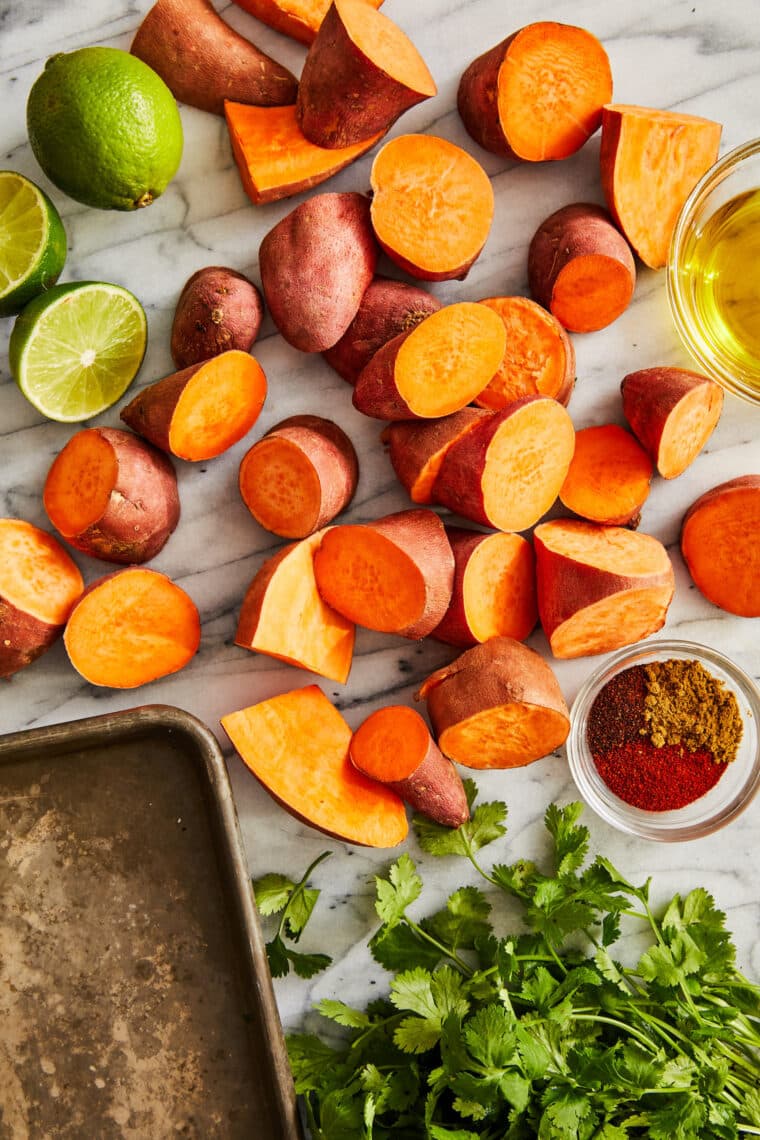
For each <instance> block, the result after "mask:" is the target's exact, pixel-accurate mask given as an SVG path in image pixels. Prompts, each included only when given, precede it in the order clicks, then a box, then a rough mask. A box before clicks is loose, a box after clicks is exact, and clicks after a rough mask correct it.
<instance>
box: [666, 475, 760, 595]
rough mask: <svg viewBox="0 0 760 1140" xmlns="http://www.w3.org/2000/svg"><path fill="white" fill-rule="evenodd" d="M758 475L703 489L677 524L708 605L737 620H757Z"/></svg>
mask: <svg viewBox="0 0 760 1140" xmlns="http://www.w3.org/2000/svg"><path fill="white" fill-rule="evenodd" d="M758 536H760V475H742V476H740V477H739V478H737V479H729V480H728V481H727V482H726V483H720V484H719V485H718V486H717V487H713V488H711V490H709V491H706V492H705V493H704V495H700V496H699V498H698V499H697V500H696V501H695V502H693V503H692V504H691V506H690V507H689V509H688V511H687V512H686V514H685V516H684V520H683V523H682V525H681V553H682V554H683V558H684V561H685V563H686V566H687V568H688V571H689V574H690V575H691V579H692V581H693V582H694V585H695V586H696V587H697V589H698V590H699V591H700V593H702V594H704V596H705V597H706V598H707V600H708V601H709V602H712V603H713V605H715V606H718V607H719V608H720V609H722V610H726V612H727V613H730V614H737V615H738V616H739V617H760V543H759V542H758Z"/></svg>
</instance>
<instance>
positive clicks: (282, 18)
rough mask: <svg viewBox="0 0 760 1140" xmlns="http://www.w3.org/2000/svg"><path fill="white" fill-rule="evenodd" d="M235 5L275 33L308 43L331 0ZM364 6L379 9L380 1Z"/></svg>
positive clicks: (239, 0)
mask: <svg viewBox="0 0 760 1140" xmlns="http://www.w3.org/2000/svg"><path fill="white" fill-rule="evenodd" d="M235 3H236V4H239V5H240V7H241V8H245V10H246V12H250V13H251V15H252V16H256V18H257V19H259V20H261V22H262V24H269V27H270V28H274V30H275V31H276V32H282V34H283V35H284V36H290V37H291V38H292V39H294V40H298V41H299V42H300V43H302V44H311V43H313V42H314V37H315V36H316V34H317V32H318V31H319V29H320V26H321V24H322V21H323V20H324V18H325V16H326V15H327V10H328V8H329V7H330V4H331V3H332V0H235ZM367 3H368V4H371V5H372V7H373V8H379V7H380V5H381V4H382V3H383V0H367Z"/></svg>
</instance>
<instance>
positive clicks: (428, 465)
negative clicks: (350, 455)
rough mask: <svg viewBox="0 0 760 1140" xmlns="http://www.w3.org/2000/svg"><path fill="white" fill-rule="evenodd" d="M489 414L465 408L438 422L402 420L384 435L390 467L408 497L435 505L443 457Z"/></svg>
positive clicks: (476, 409) (390, 427) (481, 409)
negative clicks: (436, 485) (434, 491)
mask: <svg viewBox="0 0 760 1140" xmlns="http://www.w3.org/2000/svg"><path fill="white" fill-rule="evenodd" d="M489 415H490V412H487V411H486V410H485V409H484V408H470V407H468V408H462V410H461V411H460V412H454V413H453V415H450V416H444V417H443V418H442V419H436V420H399V421H398V422H396V423H392V424H389V425H388V427H387V428H386V429H385V431H384V432H383V434H382V437H381V438H382V440H383V443H386V444H387V445H388V455H389V458H390V461H391V466H392V467H393V470H394V471H395V472H396V475H397V476H398V478H399V481H400V482H401V484H402V485H403V486H404V487H406V490H407V491H408V493H409V498H410V499H411V500H412V501H413V502H415V503H432V502H433V488H434V486H435V481H436V479H437V478H438V473H439V471H440V470H441V464H442V463H443V457H444V456H445V454H446V452H447V451H448V450H449V448H450V447H452V446H453V444H454V443H455V442H456V440H458V439H459V438H460V437H461V436H463V435H465V434H466V433H467V432H468V431H470V429H471V428H473V427H474V426H475V424H477V423H479V422H480V420H482V419H485V418H486V417H487V416H489Z"/></svg>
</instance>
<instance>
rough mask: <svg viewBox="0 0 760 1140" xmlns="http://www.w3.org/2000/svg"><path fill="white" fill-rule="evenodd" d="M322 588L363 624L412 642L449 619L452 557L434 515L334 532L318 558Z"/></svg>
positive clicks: (413, 514) (406, 515)
mask: <svg viewBox="0 0 760 1140" xmlns="http://www.w3.org/2000/svg"><path fill="white" fill-rule="evenodd" d="M314 573H315V576H316V580H317V588H318V589H319V592H320V594H321V595H322V597H323V598H324V600H325V601H326V602H327V604H328V605H329V606H332V607H333V609H336V610H337V611H338V613H341V614H343V615H344V616H345V617H347V618H348V619H349V620H350V621H353V622H355V623H356V624H357V625H363V626H366V627H367V628H368V629H376V630H379V631H380V632H381V633H397V634H399V635H400V636H401V637H409V638H412V639H414V640H418V639H419V638H422V637H426V636H427V635H428V634H429V633H430V631H431V630H433V629H434V628H435V627H436V626H437V625H438V623H439V621H440V620H441V618H442V617H443V615H444V614H445V613H446V609H447V607H448V604H449V600H450V598H451V585H452V581H453V578H454V556H453V554H452V553H451V547H450V546H449V540H448V539H447V537H446V532H445V530H444V528H443V523H442V522H441V520H440V519H439V518H438V515H436V514H435V513H434V512H433V511H429V510H425V509H424V508H421V509H419V510H410V511H399V512H398V513H397V514H394V515H387V516H386V517H385V518H382V519H378V520H377V521H376V522H373V523H367V524H365V525H363V526H335V527H333V528H332V529H331V530H328V531H327V533H326V534H325V536H324V538H323V539H322V544H321V546H320V547H319V549H318V550H317V551H316V553H315V555H314Z"/></svg>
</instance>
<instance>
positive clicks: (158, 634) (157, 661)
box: [63, 566, 201, 689]
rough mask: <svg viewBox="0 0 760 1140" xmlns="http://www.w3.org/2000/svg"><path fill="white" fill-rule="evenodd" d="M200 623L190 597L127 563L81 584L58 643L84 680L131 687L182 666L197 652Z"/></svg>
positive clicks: (162, 577)
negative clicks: (110, 572) (61, 639)
mask: <svg viewBox="0 0 760 1140" xmlns="http://www.w3.org/2000/svg"><path fill="white" fill-rule="evenodd" d="M200 638H201V625H200V618H199V616H198V610H197V609H196V607H195V603H194V602H193V601H192V599H191V598H190V597H189V596H188V595H187V594H186V593H185V591H184V590H183V589H181V588H180V587H179V586H178V585H176V583H175V582H172V581H171V579H170V578H167V577H166V575H165V574H159V572H158V571H157V570H149V569H147V568H146V567H144V566H129V567H127V568H126V569H124V570H117V571H115V572H114V573H113V574H107V575H106V576H105V577H104V578H99V579H98V580H97V581H96V582H93V583H92V584H91V585H90V586H88V587H87V589H86V590H85V592H84V594H83V595H82V597H81V598H80V599H79V601H78V602H77V603H76V605H75V606H74V608H73V610H72V611H71V616H70V617H69V620H68V622H67V623H66V629H65V631H64V634H63V641H64V644H65V646H66V652H67V653H68V655H69V659H70V661H71V664H72V665H73V666H74V668H75V669H76V670H77V672H78V673H80V674H81V675H82V676H83V677H84V679H85V680H86V681H89V682H90V684H92V685H102V686H104V687H106V688H111V689H135V688H137V687H138V686H139V685H147V684H148V683H149V682H151V681H157V680H158V679H159V677H166V676H167V675H168V674H169V673H176V672H177V671H178V670H179V669H183V668H184V667H185V665H187V663H188V662H189V661H190V660H191V659H192V657H193V656H194V655H195V653H196V652H197V650H198V646H199V644H200Z"/></svg>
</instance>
